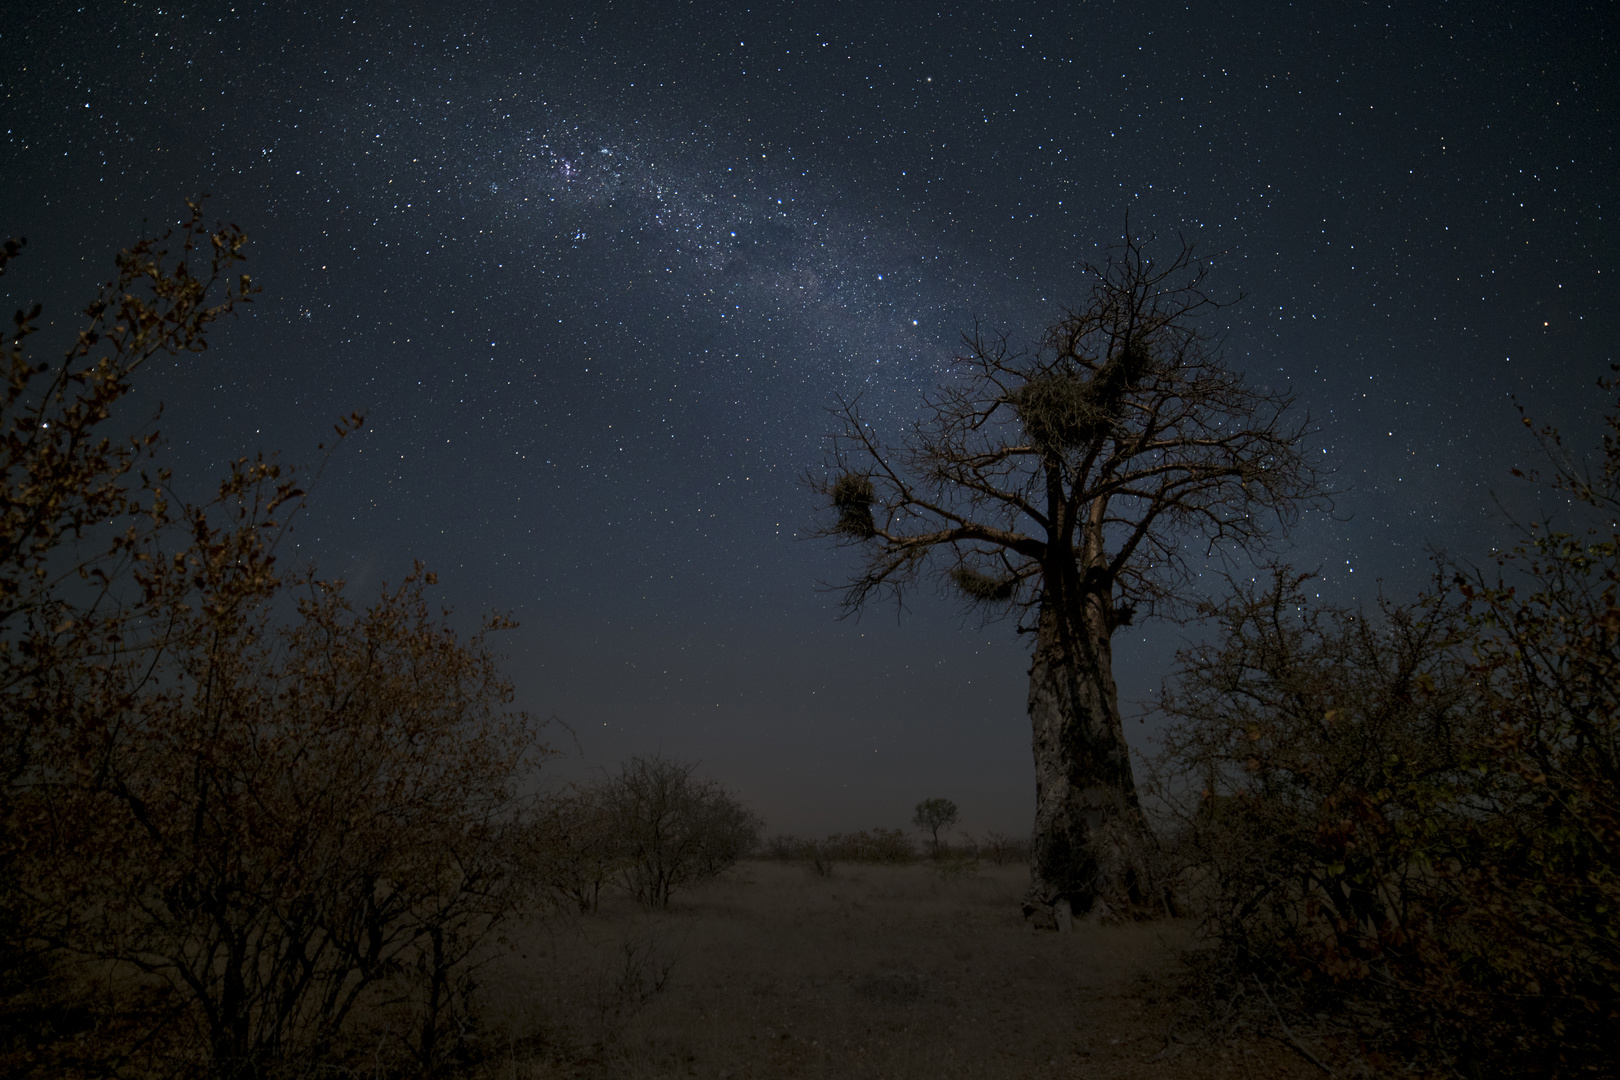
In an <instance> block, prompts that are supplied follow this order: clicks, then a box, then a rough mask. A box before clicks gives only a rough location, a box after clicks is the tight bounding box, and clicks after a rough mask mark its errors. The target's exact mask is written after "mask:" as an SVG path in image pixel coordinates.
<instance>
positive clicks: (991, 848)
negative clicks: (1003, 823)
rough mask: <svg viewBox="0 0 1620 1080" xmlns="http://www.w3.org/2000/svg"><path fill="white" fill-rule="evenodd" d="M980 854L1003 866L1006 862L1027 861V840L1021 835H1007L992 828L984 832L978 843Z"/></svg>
mask: <svg viewBox="0 0 1620 1080" xmlns="http://www.w3.org/2000/svg"><path fill="white" fill-rule="evenodd" d="M979 851H980V854H981V855H982V856H983V857H984V858H986V859H989V860H990V861H991V862H993V863H995V864H996V865H997V866H1005V865H1006V864H1007V863H1010V862H1011V863H1027V862H1028V861H1029V841H1028V840H1027V839H1025V838H1023V837H1018V836H1009V835H1007V834H1006V833H1003V832H995V831H994V830H992V831H990V832H987V833H985V834H984V840H983V841H982V842H981V843H980V844H979Z"/></svg>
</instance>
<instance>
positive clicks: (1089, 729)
mask: <svg viewBox="0 0 1620 1080" xmlns="http://www.w3.org/2000/svg"><path fill="white" fill-rule="evenodd" d="M1071 567H1072V563H1071ZM1078 576H1079V575H1077V574H1076V573H1075V572H1074V570H1073V569H1071V570H1070V571H1069V573H1068V574H1066V575H1062V577H1064V578H1067V580H1059V581H1054V580H1053V579H1052V578H1048V586H1047V589H1046V593H1045V596H1044V597H1043V599H1042V601H1041V607H1040V616H1039V621H1038V623H1037V637H1036V645H1035V656H1034V660H1033V662H1032V663H1031V665H1030V669H1029V719H1030V723H1031V725H1032V727H1033V729H1034V731H1033V748H1034V754H1035V828H1034V834H1033V842H1032V845H1031V857H1030V885H1029V891H1028V892H1027V893H1026V894H1025V897H1024V915H1025V917H1026V918H1033V919H1035V920H1037V921H1039V922H1042V923H1045V924H1047V925H1050V926H1054V927H1055V928H1057V929H1059V930H1063V929H1066V928H1067V924H1068V921H1069V917H1070V915H1071V914H1072V915H1073V916H1076V917H1082V918H1084V917H1096V918H1103V919H1111V918H1131V917H1133V916H1136V915H1139V914H1145V913H1147V911H1148V910H1149V908H1150V907H1152V906H1156V905H1153V903H1152V901H1153V898H1154V896H1155V890H1154V888H1153V882H1152V871H1151V862H1150V853H1151V851H1152V835H1151V832H1150V830H1149V828H1148V824H1147V819H1146V817H1145V816H1144V815H1143V813H1142V809H1141V806H1140V804H1139V803H1138V801H1137V797H1136V782H1135V779H1134V777H1133V775H1132V772H1131V760H1130V753H1129V750H1128V749H1127V747H1126V744H1125V729H1124V725H1123V723H1122V722H1121V720H1120V715H1119V692H1118V690H1117V689H1116V687H1115V685H1114V675H1113V649H1112V643H1111V638H1112V634H1113V625H1112V623H1113V611H1112V604H1111V602H1110V597H1109V592H1111V591H1112V590H1111V589H1110V588H1109V587H1108V586H1107V585H1103V586H1102V588H1100V589H1099V588H1097V587H1095V586H1093V587H1090V588H1086V587H1085V586H1084V585H1082V583H1081V582H1080V581H1077V580H1076V578H1078ZM1054 585H1056V588H1054V587H1053V586H1054Z"/></svg>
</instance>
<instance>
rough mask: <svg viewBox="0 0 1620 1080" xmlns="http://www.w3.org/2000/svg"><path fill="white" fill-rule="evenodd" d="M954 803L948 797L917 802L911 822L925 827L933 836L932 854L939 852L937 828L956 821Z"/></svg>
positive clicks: (918, 826)
mask: <svg viewBox="0 0 1620 1080" xmlns="http://www.w3.org/2000/svg"><path fill="white" fill-rule="evenodd" d="M957 820H958V819H957V810H956V804H955V803H953V802H951V800H949V799H924V800H923V801H922V802H920V803H918V804H917V813H916V815H915V816H914V817H913V818H912V819H911V823H912V824H913V825H915V826H917V828H919V829H926V830H927V831H928V832H930V833H932V834H933V837H934V854H935V855H938V854H939V830H941V829H943V828H945V827H946V826H949V825H955V824H956V822H957Z"/></svg>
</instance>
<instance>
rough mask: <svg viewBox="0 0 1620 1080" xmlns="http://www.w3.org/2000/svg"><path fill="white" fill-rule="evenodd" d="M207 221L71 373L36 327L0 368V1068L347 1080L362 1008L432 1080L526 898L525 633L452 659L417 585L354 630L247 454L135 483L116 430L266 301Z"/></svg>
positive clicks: (282, 497)
mask: <svg viewBox="0 0 1620 1080" xmlns="http://www.w3.org/2000/svg"><path fill="white" fill-rule="evenodd" d="M200 222H201V211H200V210H199V209H198V208H197V207H195V206H193V207H192V212H191V215H190V217H189V219H188V220H187V221H186V222H185V223H184V224H183V225H182V226H181V227H180V228H179V229H178V230H177V231H176V232H174V233H173V234H171V235H170V236H169V237H168V238H167V239H168V240H169V241H171V242H172V244H171V246H177V247H178V251H177V252H175V253H174V254H172V255H171V253H170V251H169V250H167V249H166V248H165V246H164V242H163V241H151V242H147V243H143V244H141V245H137V246H136V247H135V248H133V249H131V250H130V251H127V252H125V253H123V255H121V256H120V258H119V260H118V269H119V278H118V280H117V281H116V282H115V283H113V284H111V285H109V286H108V287H107V288H106V289H105V290H104V292H103V294H102V297H101V298H100V299H98V300H97V301H96V302H95V303H94V304H92V305H91V307H90V308H89V309H88V312H87V318H88V324H87V327H86V329H85V330H83V331H82V332H81V333H80V334H79V336H78V338H77V340H76V342H75V344H74V346H73V348H72V349H70V350H69V351H68V352H67V354H66V355H65V357H64V358H63V359H62V360H61V361H60V362H59V363H57V364H50V363H46V364H38V363H35V362H34V361H33V360H32V359H31V357H30V356H29V355H28V340H27V339H28V338H29V336H30V335H31V334H32V332H33V324H32V318H31V317H30V316H27V315H22V314H19V316H18V319H17V329H16V332H15V333H14V335H13V337H12V340H11V341H10V342H9V343H8V346H7V349H6V357H5V363H6V365H7V367H8V375H9V389H8V390H7V391H5V392H4V434H5V439H4V442H3V447H0V456H3V457H4V461H5V469H6V488H5V499H4V502H3V506H0V672H3V675H0V735H3V739H0V745H3V747H4V749H3V750H0V754H3V761H0V764H3V771H0V775H3V777H4V783H3V786H0V838H3V839H0V916H3V917H0V923H3V924H4V930H3V931H0V968H3V975H0V993H3V994H4V1012H5V1020H6V1021H7V1025H6V1026H7V1038H6V1042H5V1043H4V1044H3V1045H0V1056H3V1058H4V1067H5V1068H6V1070H7V1071H9V1072H24V1071H29V1070H35V1071H41V1072H45V1073H54V1074H67V1073H73V1072H98V1073H99V1072H105V1071H108V1070H116V1071H119V1072H123V1073H131V1072H133V1073H145V1074H151V1075H173V1074H188V1075H189V1074H206V1075H211V1076H220V1077H238V1076H241V1077H247V1076H252V1077H260V1076H265V1077H268V1076H279V1075H286V1074H291V1073H302V1072H307V1071H308V1070H310V1069H312V1068H314V1067H315V1066H316V1065H317V1064H321V1065H330V1066H340V1065H342V1064H344V1062H345V1055H346V1053H347V1052H348V1051H349V1050H350V1049H352V1048H353V1047H354V1046H355V1040H356V1038H357V1031H358V1029H359V1027H360V1026H361V1025H359V1023H358V1018H359V1017H361V1015H362V1014H365V1016H366V1023H367V1024H368V1025H369V1024H372V1023H374V1022H382V1021H383V1020H384V1019H386V1020H387V1026H388V1027H389V1029H390V1030H389V1031H388V1034H389V1036H390V1039H391V1044H392V1045H394V1046H397V1047H398V1048H399V1055H400V1057H401V1059H402V1060H403V1061H404V1062H405V1064H404V1065H402V1066H401V1067H402V1068H404V1069H406V1070H407V1071H411V1072H416V1073H422V1074H425V1073H428V1072H431V1071H433V1070H435V1069H436V1068H437V1067H438V1066H439V1065H440V1064H441V1063H443V1062H444V1061H446V1060H449V1059H450V1058H451V1057H453V1055H454V1051H455V1047H454V1045H453V1044H454V1043H455V1041H456V1040H455V1037H454V1034H453V1033H454V1032H456V1031H458V1030H463V1029H464V1028H465V1026H466V1021H467V1018H468V1016H469V1015H470V1010H471V1001H470V998H469V993H470V990H471V978H470V970H471V965H472V964H473V962H474V961H475V960H476V954H477V953H478V952H479V950H480V948H481V947H482V946H483V944H484V943H485V942H487V940H488V939H489V938H490V936H491V935H492V934H493V933H494V932H495V931H496V930H497V928H498V927H499V926H500V925H501V923H502V922H503V921H504V920H505V919H506V918H507V917H508V916H509V915H510V913H511V912H512V911H513V910H514V908H515V906H516V905H517V904H518V903H519V901H520V900H521V898H522V893H523V881H522V876H521V874H520V873H519V872H518V867H517V864H516V861H515V859H514V853H515V848H514V846H513V839H514V834H513V831H514V827H515V823H516V819H517V809H518V803H517V800H516V791H517V790H518V788H519V786H520V785H521V783H522V782H523V779H524V777H525V775H526V773H527V772H528V771H529V770H530V769H531V768H532V767H533V766H534V765H535V764H536V761H537V756H538V755H539V753H540V752H541V748H540V746H539V744H538V742H537V740H536V729H535V727H534V725H532V724H531V723H530V722H529V721H528V718H527V717H525V716H524V715H523V714H522V713H520V712H514V711H512V710H511V709H510V703H511V698H512V691H511V687H510V685H509V684H508V683H507V682H506V680H505V679H504V677H503V676H502V675H501V673H500V671H499V668H498V666H497V662H496V658H495V656H494V654H493V653H492V652H491V651H490V648H489V644H488V634H489V633H491V632H493V631H495V630H498V629H501V628H502V627H504V626H505V625H507V624H506V623H505V622H504V621H503V620H500V619H495V620H491V621H490V622H487V623H486V624H485V626H484V628H483V629H482V630H481V631H479V632H477V633H475V634H473V635H472V636H471V637H470V638H463V637H461V636H460V635H458V634H457V632H456V631H454V630H453V629H452V628H451V627H450V626H449V625H448V623H447V621H446V618H445V616H444V614H443V613H442V612H441V611H439V610H438V608H437V607H436V605H431V604H430V603H429V601H428V598H427V591H426V590H427V588H428V587H429V586H430V585H431V584H432V583H433V578H432V576H431V575H430V574H427V573H426V572H424V571H423V570H421V568H420V567H418V568H417V570H416V571H415V572H414V573H413V574H412V575H410V576H409V577H407V578H406V580H405V581H404V582H403V583H402V584H401V585H400V586H399V587H398V588H397V589H394V590H392V591H389V590H384V592H383V594H382V595H381V596H380V597H378V598H377V599H376V600H375V601H373V602H371V603H370V604H369V605H365V606H358V607H357V606H356V605H355V604H354V603H353V602H352V601H351V600H350V598H349V597H348V595H347V594H346V592H345V590H344V588H343V585H342V583H341V582H322V581H318V580H315V579H314V578H313V577H312V576H311V575H309V574H307V573H303V574H300V573H287V572H285V571H283V570H282V569H281V568H280V567H279V566H278V564H277V559H276V551H275V548H276V543H277V540H278V538H279V537H280V536H281V535H282V534H283V533H284V532H285V528H286V523H287V520H288V518H289V516H290V515H291V514H292V513H293V512H294V511H295V510H296V508H297V507H298V506H299V505H300V504H301V498H302V492H301V490H300V489H299V488H298V487H297V486H296V485H295V483H294V480H293V477H292V475H291V474H290V473H289V472H288V471H287V470H285V469H283V468H282V467H281V466H279V465H277V464H276V463H275V462H273V461H268V460H264V459H256V460H248V459H244V460H241V461H238V462H236V463H235V464H234V465H233V466H232V468H231V470H230V472H229V475H228V476H227V477H226V478H225V479H224V481H223V482H222V483H221V484H220V487H219V490H218V493H217V495H216V496H215V497H214V498H213V499H212V500H211V501H209V502H207V503H203V504H199V505H192V504H185V503H180V502H178V501H176V500H175V499H174V498H173V497H172V496H171V495H170V494H169V492H168V489H167V483H168V477H167V473H165V472H163V471H160V470H155V469H154V470H152V471H150V472H147V471H143V470H141V469H140V468H138V465H139V463H140V462H141V460H142V459H143V458H145V457H147V456H149V454H150V453H151V452H152V450H153V449H154V448H155V447H156V446H157V445H158V443H157V438H156V434H155V433H146V434H142V435H140V436H137V437H136V438H134V439H133V440H130V441H127V442H125V443H122V444H120V443H118V442H116V441H114V440H113V439H111V438H110V437H108V436H106V435H104V434H103V431H104V425H106V424H107V423H108V421H109V420H110V419H111V418H112V417H113V407H114V405H115V404H116V403H117V402H118V401H119V400H120V399H121V398H122V397H123V396H124V395H125V394H127V393H128V391H129V388H130V385H131V378H132V376H133V375H134V373H135V372H136V370H137V369H138V368H139V367H140V365H141V364H142V363H144V362H145V360H147V359H149V358H150V357H152V356H155V355H158V354H161V353H176V352H184V351H200V350H201V349H202V347H203V344H204V331H205V330H206V328H207V326H208V325H209V323H211V322H212V321H213V320H215V319H217V318H218V317H220V316H221V315H222V314H225V313H226V312H228V311H229V310H230V308H231V307H232V305H233V304H235V303H239V302H243V301H245V300H246V299H247V295H248V293H249V292H250V291H251V284H250V282H249V281H248V279H247V278H246V276H245V275H243V276H241V277H240V278H239V279H238V281H237V282H236V283H233V284H232V285H230V286H226V285H225V284H224V283H225V282H226V280H227V278H228V275H227V273H226V271H227V269H228V268H229V267H230V266H231V265H232V264H233V263H235V262H237V261H238V260H239V259H240V258H241V248H242V245H243V244H244V243H245V239H246V238H245V237H244V236H243V235H242V234H241V233H240V232H239V231H237V230H235V229H234V228H224V229H220V230H218V231H215V232H213V233H209V232H207V231H206V230H204V229H203V228H202V226H201V224H200ZM199 252H201V254H199ZM6 254H7V260H9V259H10V258H11V257H13V256H14V255H15V254H16V249H14V248H12V247H8V248H7V250H6ZM188 263H191V264H192V265H203V266H206V267H208V272H207V276H205V277H200V278H199V277H196V276H193V275H192V274H191V272H190V271H189V270H188V269H187V264H188ZM0 268H3V264H0ZM220 289H225V292H224V294H223V296H219V295H218V293H219V291H220ZM211 297H214V298H216V299H218V301H219V302H218V303H215V304H214V305H213V306H209V301H210V298H211ZM35 315H37V311H36V313H35ZM358 422H359V421H358V418H354V419H352V420H351V421H349V422H347V423H346V424H344V425H340V428H339V435H340V437H341V436H342V435H343V434H345V433H346V432H347V431H348V430H351V429H352V427H353V426H355V425H357V424H358ZM384 1000H390V1001H392V1002H393V1004H392V1005H391V1006H390V1007H389V1008H387V1009H381V1008H380V1005H381V1003H382V1002H383V1001H384Z"/></svg>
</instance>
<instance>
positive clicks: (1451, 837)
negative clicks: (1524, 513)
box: [1161, 383, 1620, 1076]
mask: <svg viewBox="0 0 1620 1080" xmlns="http://www.w3.org/2000/svg"><path fill="white" fill-rule="evenodd" d="M1603 385H1604V386H1605V387H1606V388H1611V389H1612V384H1610V383H1604V384H1603ZM1617 418H1620V408H1617V409H1616V411H1615V413H1613V414H1611V416H1610V418H1609V423H1610V430H1611V432H1612V431H1613V430H1615V426H1616V423H1617ZM1542 435H1543V445H1544V446H1546V447H1552V448H1556V447H1558V446H1559V443H1558V441H1557V434H1556V432H1550V431H1548V432H1543V433H1542ZM1602 453H1603V461H1602V463H1601V465H1600V466H1599V468H1598V469H1597V470H1595V471H1591V472H1589V471H1587V470H1585V469H1584V468H1579V469H1578V468H1576V466H1575V465H1574V464H1573V463H1572V461H1571V459H1570V458H1568V457H1560V456H1557V455H1554V456H1553V462H1554V466H1555V475H1554V476H1553V478H1552V479H1553V482H1554V483H1555V484H1557V485H1559V486H1560V487H1561V488H1562V489H1563V490H1565V491H1568V492H1569V493H1570V494H1572V495H1573V496H1574V499H1575V501H1576V503H1577V506H1578V507H1583V508H1584V509H1585V510H1586V511H1587V512H1588V513H1589V514H1590V515H1591V516H1592V524H1591V525H1590V527H1589V528H1588V530H1587V531H1586V532H1585V533H1584V534H1582V535H1575V534H1570V533H1561V532H1554V531H1551V530H1549V529H1547V528H1545V527H1542V526H1535V525H1532V526H1529V527H1527V528H1526V529H1525V530H1524V532H1523V533H1522V534H1521V537H1520V540H1519V541H1518V543H1516V544H1515V545H1514V546H1513V547H1511V548H1510V549H1508V550H1507V551H1505V552H1502V553H1501V554H1500V555H1499V556H1498V557H1497V559H1496V561H1495V566H1494V568H1493V569H1492V570H1489V571H1487V570H1483V569H1479V568H1471V567H1467V566H1462V565H1452V567H1451V569H1450V570H1449V571H1448V573H1447V576H1446V578H1445V579H1444V580H1442V581H1441V582H1440V583H1439V584H1438V585H1437V588H1436V589H1435V591H1434V592H1433V593H1432V594H1431V595H1430V596H1429V597H1426V598H1424V599H1423V600H1421V601H1419V602H1418V603H1416V604H1413V605H1410V606H1405V607H1402V606H1398V605H1394V604H1383V605H1381V606H1380V609H1379V610H1378V611H1377V612H1374V613H1372V614H1370V615H1363V614H1358V613H1354V612H1349V611H1342V610H1333V609H1324V608H1321V607H1313V606H1312V605H1310V604H1308V603H1307V602H1306V600H1305V597H1304V595H1303V594H1302V592H1301V591H1300V590H1299V588H1298V585H1299V580H1300V579H1295V578H1291V577H1288V576H1286V575H1283V574H1280V573H1279V575H1278V576H1277V578H1276V579H1275V580H1274V581H1273V583H1272V585H1271V587H1270V588H1269V589H1268V590H1265V591H1263V592H1259V593H1256V592H1254V591H1250V592H1247V593H1242V592H1240V593H1239V595H1238V596H1237V597H1235V598H1234V600H1233V601H1232V602H1231V603H1229V604H1228V605H1227V606H1226V607H1225V608H1224V609H1222V611H1221V612H1220V619H1221V622H1220V625H1221V629H1222V636H1221V638H1220V639H1219V640H1218V641H1217V642H1216V643H1215V644H1212V645H1210V646H1208V647H1206V648H1202V649H1196V650H1193V651H1191V652H1189V653H1187V654H1184V656H1183V658H1182V665H1181V670H1180V672H1179V674H1178V676H1177V679H1176V681H1175V683H1174V684H1173V685H1172V686H1171V687H1168V688H1167V693H1166V700H1165V709H1166V711H1167V712H1168V713H1169V714H1170V715H1171V716H1172V717H1173V718H1174V719H1175V721H1176V724H1175V725H1174V726H1173V728H1172V729H1171V732H1170V734H1169V736H1168V738H1167V739H1166V753H1165V755H1164V757H1163V758H1162V759H1161V766H1164V767H1167V768H1168V769H1169V771H1170V772H1171V773H1172V774H1174V775H1173V776H1172V777H1170V778H1167V779H1170V780H1172V781H1173V782H1172V783H1170V784H1169V785H1168V786H1167V787H1166V788H1165V789H1164V790H1165V792H1166V793H1167V794H1168V795H1169V796H1170V804H1171V805H1172V807H1174V808H1176V809H1178V810H1179V813H1180V817H1181V825H1182V837H1183V839H1184V842H1185V848H1184V851H1185V852H1186V853H1187V854H1188V855H1189V867H1188V878H1187V882H1188V884H1189V887H1190V888H1191V889H1192V890H1193V891H1194V892H1195V893H1199V894H1201V895H1199V896H1198V899H1200V900H1201V901H1202V903H1203V908H1204V911H1205V913H1206V915H1207V917H1208V919H1209V925H1210V928H1211V929H1212V931H1213V932H1214V934H1215V937H1216V940H1217V941H1218V942H1219V943H1220V944H1221V945H1222V947H1223V949H1224V951H1225V955H1226V958H1227V960H1228V962H1229V963H1230V965H1231V966H1230V967H1229V968H1228V971H1230V972H1231V973H1232V975H1233V977H1234V978H1235V979H1236V980H1237V981H1238V982H1243V981H1245V980H1254V979H1260V980H1262V981H1263V982H1264V983H1269V984H1271V985H1273V986H1274V987H1276V988H1278V989H1280V990H1282V991H1284V992H1285V994H1286V995H1287V999H1288V1000H1290V1001H1292V1002H1294V1003H1295V1004H1297V1005H1299V1006H1301V1007H1303V1008H1307V1009H1315V1010H1320V1009H1323V1008H1326V1007H1328V1005H1329V1004H1330V1003H1331V1004H1332V1006H1333V1007H1334V1009H1335V1011H1340V1012H1341V1015H1345V1016H1353V1017H1355V1016H1359V1017H1360V1018H1361V1023H1360V1026H1359V1030H1360V1033H1361V1034H1362V1036H1363V1038H1364V1039H1365V1040H1366V1041H1367V1042H1368V1044H1369V1046H1370V1047H1371V1048H1373V1049H1376V1050H1378V1051H1379V1052H1382V1053H1386V1054H1389V1055H1394V1056H1396V1057H1398V1058H1403V1059H1406V1060H1408V1061H1417V1062H1421V1063H1426V1064H1427V1065H1429V1066H1431V1067H1443V1068H1445V1069H1448V1070H1450V1071H1453V1072H1457V1073H1461V1074H1463V1075H1503V1074H1511V1075H1545V1076H1563V1075H1577V1074H1578V1075H1601V1076H1612V1075H1614V1074H1615V1073H1616V1072H1617V1071H1620V1060H1617V1058H1616V1056H1615V1054H1614V1050H1613V1046H1612V1040H1611V1039H1610V1038H1609V1036H1606V1035H1604V1034H1603V1033H1604V1032H1605V1031H1608V1032H1611V1034H1612V1031H1613V1029H1614V1026H1615V1024H1616V1022H1617V1021H1620V945H1617V943H1616V937H1615V927H1616V925H1617V923H1616V919H1615V912H1616V911H1617V910H1620V872H1617V871H1620V862H1617V854H1620V801H1617V799H1616V794H1615V793H1616V792H1617V791H1620V764H1617V763H1620V698H1617V694H1620V689H1617V688H1620V603H1617V599H1620V597H1617V594H1620V534H1617V533H1616V526H1615V520H1616V518H1615V515H1616V511H1620V490H1617V489H1616V485H1615V480H1616V477H1620V442H1617V441H1616V440H1614V439H1613V438H1608V439H1606V440H1605V443H1604V446H1603V449H1602ZM1175 781H1179V782H1175ZM1178 794H1179V795H1180V796H1181V797H1180V798H1179V799H1178V798H1177V795H1178ZM1279 1015H1280V1014H1279Z"/></svg>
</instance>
